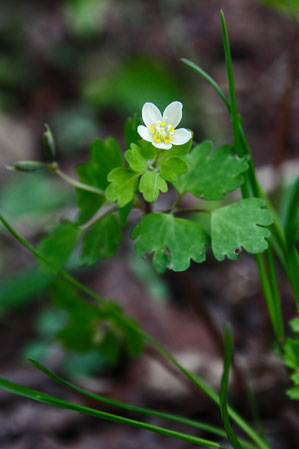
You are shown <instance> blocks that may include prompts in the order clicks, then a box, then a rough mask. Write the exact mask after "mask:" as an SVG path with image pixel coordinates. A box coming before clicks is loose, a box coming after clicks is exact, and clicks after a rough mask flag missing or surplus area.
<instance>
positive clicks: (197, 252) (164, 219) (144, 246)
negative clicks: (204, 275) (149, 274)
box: [131, 213, 209, 273]
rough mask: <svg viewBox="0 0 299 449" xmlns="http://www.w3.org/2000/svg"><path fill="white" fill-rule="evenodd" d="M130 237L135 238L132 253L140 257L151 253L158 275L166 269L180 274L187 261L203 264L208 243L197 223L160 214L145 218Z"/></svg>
mask: <svg viewBox="0 0 299 449" xmlns="http://www.w3.org/2000/svg"><path fill="white" fill-rule="evenodd" d="M131 237H132V238H133V239H137V243H136V252H137V254H138V255H139V256H140V257H143V256H144V255H145V254H147V253H149V254H151V253H154V257H153V264H154V266H155V268H156V270H157V271H158V273H164V271H165V270H166V268H170V269H173V270H174V271H184V270H186V269H187V268H188V267H189V265H190V260H191V259H193V260H194V261H195V262H203V261H204V260H205V251H206V245H207V244H208V242H209V237H208V235H207V234H206V233H205V232H204V231H203V230H202V229H201V227H200V226H199V225H198V223H196V222H194V221H191V220H185V219H183V218H176V217H173V216H172V215H170V214H162V213H152V214H149V215H146V216H145V217H144V218H143V219H142V220H141V221H140V222H139V223H138V225H137V226H136V227H135V228H134V229H133V231H132V234H131Z"/></svg>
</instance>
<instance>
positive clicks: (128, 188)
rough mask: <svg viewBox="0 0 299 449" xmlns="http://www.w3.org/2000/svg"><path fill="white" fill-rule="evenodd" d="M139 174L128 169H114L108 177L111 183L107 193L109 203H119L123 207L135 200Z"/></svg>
mask: <svg viewBox="0 0 299 449" xmlns="http://www.w3.org/2000/svg"><path fill="white" fill-rule="evenodd" d="M138 178H139V174H138V173H136V172H134V171H132V170H129V169H128V168H123V167H117V168H114V169H113V170H112V171H111V172H110V173H109V175H108V181H109V182H110V183H111V184H109V186H108V187H107V189H106V191H105V195H106V198H107V200H108V201H111V202H114V201H118V205H119V207H123V206H125V205H126V204H128V203H129V202H130V201H132V200H133V198H134V196H135V193H136V191H137V185H138Z"/></svg>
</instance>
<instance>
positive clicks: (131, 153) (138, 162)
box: [125, 143, 147, 173]
mask: <svg viewBox="0 0 299 449" xmlns="http://www.w3.org/2000/svg"><path fill="white" fill-rule="evenodd" d="M125 159H126V161H127V162H128V164H129V166H130V168H131V169H132V170H133V171H135V172H136V173H143V172H144V171H145V170H146V169H147V161H146V159H145V158H144V157H143V156H142V155H141V153H140V147H139V146H138V145H136V144H134V143H132V144H131V147H130V150H127V151H126V152H125Z"/></svg>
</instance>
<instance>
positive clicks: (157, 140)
mask: <svg viewBox="0 0 299 449" xmlns="http://www.w3.org/2000/svg"><path fill="white" fill-rule="evenodd" d="M154 139H155V141H156V142H161V139H159V137H158V136H157V134H155V135H154Z"/></svg>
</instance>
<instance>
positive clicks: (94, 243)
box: [82, 213, 122, 265]
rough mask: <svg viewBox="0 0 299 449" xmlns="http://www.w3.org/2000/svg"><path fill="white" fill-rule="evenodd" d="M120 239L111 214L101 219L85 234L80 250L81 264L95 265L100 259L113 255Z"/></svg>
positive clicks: (117, 226) (117, 225) (116, 225)
mask: <svg viewBox="0 0 299 449" xmlns="http://www.w3.org/2000/svg"><path fill="white" fill-rule="evenodd" d="M121 239H122V233H121V228H120V224H119V222H118V220H117V218H116V217H115V216H114V215H113V214H112V213H111V214H108V215H106V216H105V217H103V218H102V219H101V220H99V221H98V222H97V223H95V224H94V225H93V227H92V228H91V229H90V231H88V232H87V234H86V236H85V238H84V242H83V250H82V262H83V263H84V264H87V265H93V264H95V263H96V262H97V261H98V260H99V259H100V258H101V257H104V258H109V257H111V256H113V254H115V252H116V251H117V247H118V245H119V244H120V242H121Z"/></svg>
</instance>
